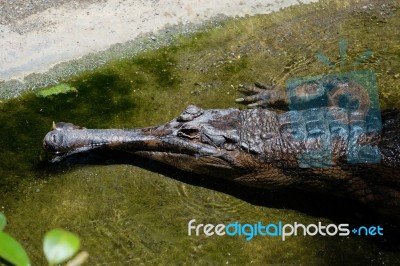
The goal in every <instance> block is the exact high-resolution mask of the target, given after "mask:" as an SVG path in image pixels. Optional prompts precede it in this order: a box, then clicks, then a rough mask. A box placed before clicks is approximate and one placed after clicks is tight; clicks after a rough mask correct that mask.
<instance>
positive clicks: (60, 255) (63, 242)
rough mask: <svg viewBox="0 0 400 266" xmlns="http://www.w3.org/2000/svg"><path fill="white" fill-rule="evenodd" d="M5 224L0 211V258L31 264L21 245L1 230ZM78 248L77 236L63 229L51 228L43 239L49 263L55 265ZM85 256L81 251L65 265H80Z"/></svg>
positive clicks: (23, 265)
mask: <svg viewBox="0 0 400 266" xmlns="http://www.w3.org/2000/svg"><path fill="white" fill-rule="evenodd" d="M6 224H7V220H6V217H5V216H4V214H2V213H0V258H3V259H4V260H6V261H8V262H10V263H12V264H14V265H16V266H29V265H31V263H30V260H29V257H28V255H27V253H26V251H25V249H24V248H23V247H22V245H21V244H20V243H19V242H18V241H17V240H15V239H14V238H13V237H12V236H10V235H9V234H7V233H5V232H3V231H2V230H3V229H4V227H5V226H6ZM79 248H80V239H79V237H78V236H76V235H75V234H73V233H70V232H68V231H65V230H63V229H53V230H51V231H49V232H47V233H46V234H45V236H44V239H43V251H44V254H45V256H46V259H47V261H48V262H49V265H57V264H60V263H63V262H65V261H67V260H69V259H71V258H72V257H73V256H74V255H75V254H76V253H77V252H78V250H79ZM87 257H88V254H87V252H85V251H83V252H81V253H79V254H78V255H77V256H76V257H75V258H74V259H73V260H71V261H69V262H68V263H67V265H81V264H82V263H83V262H84V261H85V260H86V259H87Z"/></svg>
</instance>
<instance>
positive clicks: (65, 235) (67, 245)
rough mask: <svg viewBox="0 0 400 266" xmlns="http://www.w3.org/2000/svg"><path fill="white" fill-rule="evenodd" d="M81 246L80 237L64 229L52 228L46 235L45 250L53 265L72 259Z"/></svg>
mask: <svg viewBox="0 0 400 266" xmlns="http://www.w3.org/2000/svg"><path fill="white" fill-rule="evenodd" d="M79 247H80V240H79V237H78V236H76V235H75V234H73V233H70V232H68V231H65V230H62V229H54V230H51V231H50V232H47V233H46V234H45V236H44V241H43V251H44V254H45V256H46V258H47V261H48V262H49V263H50V264H51V265H53V264H59V263H62V262H64V261H66V260H68V259H70V258H71V257H72V256H73V255H74V254H75V253H76V252H77V251H78V250H79Z"/></svg>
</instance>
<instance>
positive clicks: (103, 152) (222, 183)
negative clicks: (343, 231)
mask: <svg viewBox="0 0 400 266" xmlns="http://www.w3.org/2000/svg"><path fill="white" fill-rule="evenodd" d="M117 164H129V165H134V166H137V167H140V168H143V169H146V170H148V171H151V172H156V173H158V174H161V175H163V176H166V177H168V178H173V179H175V180H178V181H180V182H184V183H186V184H189V185H192V186H199V187H203V188H207V189H211V190H215V191H218V192H222V193H225V194H228V195H231V196H234V197H236V198H239V199H241V200H244V201H246V202H248V203H250V204H253V205H257V206H264V207H268V208H274V209H291V210H297V211H300V212H302V213H305V214H307V215H311V216H313V217H326V218H328V219H329V220H332V221H333V222H335V223H336V224H340V223H348V224H351V225H352V226H355V227H357V226H365V225H381V226H383V227H384V228H385V237H382V238H368V237H365V240H366V241H370V242H372V243H373V244H375V245H377V246H378V247H380V248H382V249H387V250H393V251H394V250H399V249H400V241H398V239H399V237H400V228H399V227H398V225H397V223H396V222H395V221H394V222H393V221H392V220H391V219H390V217H385V216H382V215H380V214H377V213H376V212H374V211H372V210H370V209H369V208H368V207H366V206H365V205H363V204H361V203H359V202H356V201H353V200H349V199H344V198H339V197H335V196H332V195H325V194H318V193H314V192H307V191H302V190H298V189H295V188H287V189H279V190H268V189H262V188H255V187H248V186H244V185H240V184H237V183H234V182H230V181H228V180H224V179H218V178H210V177H207V176H203V175H199V174H195V173H190V177H188V174H187V173H186V172H184V171H182V170H179V169H176V168H173V167H171V166H169V165H166V164H163V163H160V162H156V161H152V160H149V159H147V158H143V157H140V156H137V155H134V154H131V153H128V152H124V151H118V150H110V149H96V150H92V151H88V152H84V153H78V154H72V155H71V156H68V157H66V158H64V159H63V160H62V161H60V162H57V163H51V162H50V161H49V160H45V161H41V162H40V163H39V164H37V168H36V171H37V172H38V173H41V174H40V176H48V175H49V174H56V173H62V172H64V171H66V170H72V169H73V168H76V167H80V166H84V165H117ZM267 215H268V214H267Z"/></svg>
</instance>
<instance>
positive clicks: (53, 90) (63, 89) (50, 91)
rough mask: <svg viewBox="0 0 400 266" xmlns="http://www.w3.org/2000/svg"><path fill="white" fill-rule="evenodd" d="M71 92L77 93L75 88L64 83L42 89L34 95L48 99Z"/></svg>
mask: <svg viewBox="0 0 400 266" xmlns="http://www.w3.org/2000/svg"><path fill="white" fill-rule="evenodd" d="M71 92H74V93H77V92H78V90H77V89H76V88H75V87H72V86H70V85H68V84H66V83H60V84H58V85H56V86H53V87H49V88H45V89H42V90H40V91H38V92H37V93H36V95H37V96H39V97H44V98H45V97H49V96H52V95H57V94H66V93H71Z"/></svg>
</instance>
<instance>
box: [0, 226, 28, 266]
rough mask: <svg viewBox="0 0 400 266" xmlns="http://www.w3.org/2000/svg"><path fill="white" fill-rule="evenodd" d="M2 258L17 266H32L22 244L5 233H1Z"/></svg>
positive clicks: (0, 250)
mask: <svg viewBox="0 0 400 266" xmlns="http://www.w3.org/2000/svg"><path fill="white" fill-rule="evenodd" d="M0 257H2V258H3V259H5V260H6V261H8V262H11V263H12V264H15V265H16V266H28V265H31V263H30V262H29V258H28V255H27V254H26V252H25V249H24V248H23V247H22V246H21V244H20V243H18V242H17V240H15V239H14V238H12V237H11V236H10V235H8V234H6V233H4V232H0Z"/></svg>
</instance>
